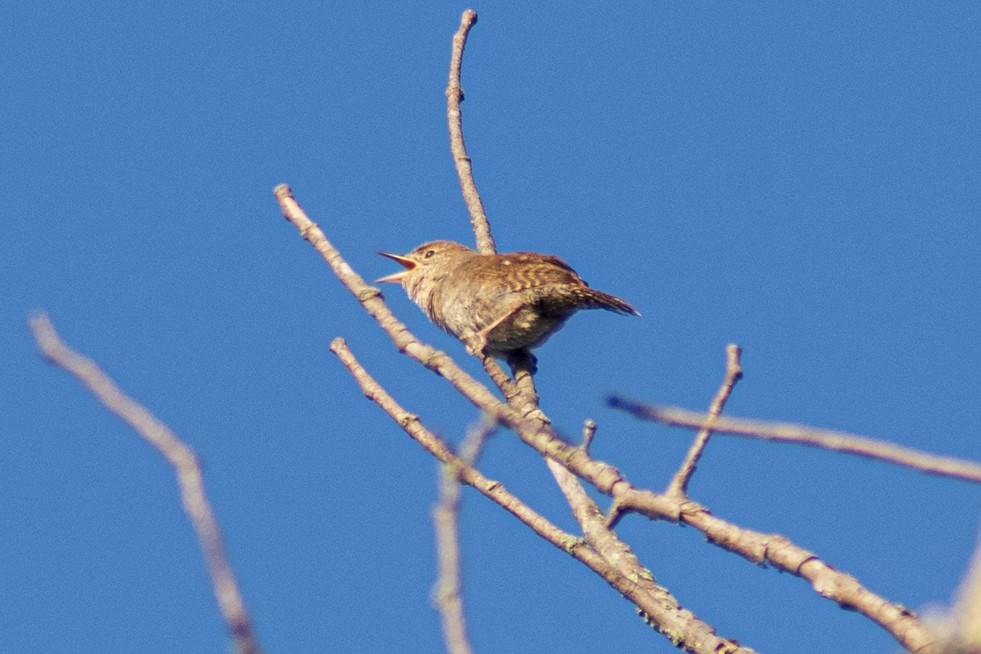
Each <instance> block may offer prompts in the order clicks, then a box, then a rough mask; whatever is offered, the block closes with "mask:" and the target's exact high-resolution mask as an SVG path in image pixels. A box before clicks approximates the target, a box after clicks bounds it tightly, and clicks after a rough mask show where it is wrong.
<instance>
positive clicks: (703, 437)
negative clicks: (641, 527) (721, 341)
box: [665, 343, 743, 497]
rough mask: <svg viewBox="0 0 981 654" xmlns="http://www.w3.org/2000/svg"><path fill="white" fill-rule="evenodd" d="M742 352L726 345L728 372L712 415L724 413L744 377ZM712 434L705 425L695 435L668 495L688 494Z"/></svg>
mask: <svg viewBox="0 0 981 654" xmlns="http://www.w3.org/2000/svg"><path fill="white" fill-rule="evenodd" d="M741 354H742V350H741V349H740V347H739V346H738V345H736V344H735V343H730V344H729V345H727V346H726V374H725V377H724V378H723V379H722V385H721V386H719V390H718V391H717V392H716V394H715V397H714V398H713V399H712V403H711V404H710V405H709V415H710V416H718V415H719V414H720V413H722V408H723V407H724V406H725V405H726V401H728V399H729V396H730V395H732V389H734V388H735V387H736V384H737V383H738V382H739V380H740V379H742V378H743V369H742V366H741V365H740V362H739V357H740V355H741ZM711 435H712V430H711V429H709V428H708V427H705V428H703V429H702V430H701V431H699V432H698V435H697V436H695V441H694V442H693V443H692V444H691V447H690V448H688V454H687V455H686V456H685V460H684V461H683V462H682V464H681V467H680V468H678V472H676V473H675V475H674V477H673V478H672V479H671V482H670V483H669V484H668V487H667V490H666V491H665V492H666V493H667V494H668V495H674V496H678V497H684V496H685V495H686V494H687V492H688V482H689V481H691V476H692V475H693V474H695V468H696V467H697V466H698V460H699V459H701V458H702V452H704V451H705V446H706V445H707V444H708V440H709V437H710V436H711Z"/></svg>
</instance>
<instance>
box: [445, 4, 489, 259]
mask: <svg viewBox="0 0 981 654" xmlns="http://www.w3.org/2000/svg"><path fill="white" fill-rule="evenodd" d="M476 22H477V12H475V11H473V10H472V9H467V10H466V11H464V12H463V15H462V16H461V17H460V29H458V30H457V31H456V34H454V35H453V51H452V54H451V56H450V78H449V82H448V83H447V85H446V119H447V122H448V123H449V127H450V151H451V152H452V153H453V162H454V163H455V164H456V174H457V176H458V177H459V178H460V187H461V188H462V190H463V199H464V200H465V201H466V203H467V210H468V211H469V212H470V224H471V225H472V226H473V231H474V234H475V235H476V236H477V251H478V252H480V253H481V254H494V253H495V252H497V246H496V245H495V244H494V237H493V236H492V235H491V231H490V223H489V222H488V220H487V214H486V213H485V212H484V203H483V202H481V200H480V194H479V193H477V184H476V183H474V180H473V166H472V165H471V163H470V156H469V155H468V154H467V146H466V145H465V144H464V142H463V111H462V110H461V108H460V103H461V102H463V87H462V86H461V85H460V69H461V67H462V66H463V49H464V47H466V45H467V35H468V34H469V33H470V28H471V27H473V26H474V24H475V23H476Z"/></svg>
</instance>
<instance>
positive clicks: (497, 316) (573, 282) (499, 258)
mask: <svg viewBox="0 0 981 654" xmlns="http://www.w3.org/2000/svg"><path fill="white" fill-rule="evenodd" d="M378 254H380V255H382V256H383V257H388V258H389V259H392V260H394V261H396V262H398V263H399V264H401V265H402V266H403V267H404V270H400V271H398V272H396V273H393V274H391V275H386V276H385V277H382V278H380V279H378V280H376V283H397V284H401V285H402V287H403V288H404V289H405V292H406V294H407V295H408V296H409V298H410V299H411V300H412V301H413V302H414V303H415V304H417V305H418V306H419V308H421V309H422V310H423V312H424V313H425V314H426V315H427V316H428V317H429V319H430V320H431V321H432V322H434V323H435V324H436V325H438V326H439V327H440V328H441V329H443V330H444V331H446V332H449V333H450V334H452V335H453V336H455V337H456V338H457V339H459V340H460V341H461V342H463V344H464V346H465V347H466V348H467V351H468V352H469V353H470V354H473V355H491V356H495V357H501V358H507V357H508V356H510V355H512V354H514V353H517V352H519V351H523V352H526V353H528V354H530V353H531V349H532V348H535V347H538V346H539V345H541V344H542V343H544V342H545V341H546V340H547V339H548V338H549V337H550V336H551V335H552V334H554V333H555V332H556V331H558V330H559V329H560V328H561V327H562V326H563V325H564V324H565V322H566V320H568V319H569V317H570V316H572V314H574V313H575V312H576V311H579V310H580V309H606V310H607V311H613V312H615V313H621V314H626V315H633V316H639V315H640V313H638V312H637V310H636V309H634V308H633V307H632V306H631V305H630V304H629V303H628V302H626V301H625V300H622V299H620V298H618V297H616V296H615V295H610V294H609V293H604V292H602V291H597V290H596V289H593V288H590V287H589V285H588V284H586V282H584V281H583V280H582V278H580V277H579V275H578V274H577V273H576V271H575V270H573V269H572V268H571V267H570V266H569V264H567V263H566V262H565V261H563V260H562V259H560V258H558V257H556V256H552V255H549V254H539V253H537V252H513V253H510V254H480V253H478V252H475V251H474V250H471V249H470V248H468V247H466V246H465V245H461V244H459V243H454V242H453V241H444V240H437V241H429V242H427V243H423V244H422V245H420V246H418V247H416V248H415V249H413V250H412V251H411V252H408V253H407V254H392V253H390V252H379V253H378Z"/></svg>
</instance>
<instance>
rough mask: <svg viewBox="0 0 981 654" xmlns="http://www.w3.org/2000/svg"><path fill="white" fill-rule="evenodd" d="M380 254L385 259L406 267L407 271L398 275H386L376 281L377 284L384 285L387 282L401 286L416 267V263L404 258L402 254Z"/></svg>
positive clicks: (399, 272)
mask: <svg viewBox="0 0 981 654" xmlns="http://www.w3.org/2000/svg"><path fill="white" fill-rule="evenodd" d="M378 254H380V255H382V256H383V257H388V258H389V259H391V260H393V261H398V262H399V263H400V264H402V265H403V266H405V270H400V271H398V272H397V273H392V274H391V275H385V276H384V277H379V278H378V279H376V280H375V283H376V284H383V283H385V282H392V283H395V284H401V283H402V280H403V279H404V278H405V276H406V275H407V274H408V273H409V271H410V270H412V269H413V268H415V267H416V262H415V261H413V260H412V259H409V258H407V257H403V256H402V255H401V254H392V253H390V252H379V253H378Z"/></svg>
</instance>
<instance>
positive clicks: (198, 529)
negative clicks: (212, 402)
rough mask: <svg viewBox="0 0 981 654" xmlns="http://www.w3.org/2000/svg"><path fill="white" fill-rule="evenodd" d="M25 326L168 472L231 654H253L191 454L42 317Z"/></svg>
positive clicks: (255, 644) (248, 626) (254, 644)
mask: <svg viewBox="0 0 981 654" xmlns="http://www.w3.org/2000/svg"><path fill="white" fill-rule="evenodd" d="M29 324H30V327H31V331H32V332H33V334H34V338H35V340H36V341H37V344H38V346H39V347H40V348H41V351H42V352H43V353H44V356H45V357H46V358H47V359H48V360H49V361H51V362H52V363H54V364H55V365H57V366H58V367H60V368H61V369H62V370H65V371H66V372H68V373H70V374H71V375H73V376H74V377H75V378H76V379H78V380H79V381H80V382H82V384H84V385H85V386H86V387H87V388H88V389H89V391H90V392H91V393H92V394H93V395H94V396H95V397H96V399H98V400H99V401H100V402H102V404H103V406H105V407H106V408H107V409H108V410H109V411H110V412H112V413H114V414H115V415H116V416H118V417H119V418H121V419H122V420H123V421H124V422H125V423H127V424H128V425H129V426H130V427H132V428H133V429H134V430H135V431H136V433H137V434H138V435H139V436H140V437H141V438H142V439H143V440H145V441H146V442H147V443H149V444H150V445H152V446H153V447H155V448H156V449H157V451H158V452H160V454H162V455H163V457H164V458H165V459H167V461H168V462H169V463H170V465H172V466H173V467H174V470H175V471H176V473H177V484H178V486H179V488H180V492H181V501H182V502H183V505H184V512H185V513H186V514H187V517H188V519H189V520H190V521H191V526H192V527H194V531H195V533H196V534H197V537H198V543H199V545H200V547H201V552H202V554H203V555H204V560H205V562H206V564H207V566H208V572H209V574H210V575H211V584H212V587H213V589H214V594H215V599H216V600H217V601H218V608H219V610H220V611H221V614H222V617H223V618H224V620H225V626H226V627H227V628H228V631H229V633H230V634H231V636H232V639H233V642H234V644H235V651H236V652H238V653H239V654H259V653H260V652H261V649H260V647H259V641H258V638H257V636H256V634H255V632H254V630H253V627H252V622H251V621H250V620H249V615H248V611H247V610H246V607H245V601H244V600H243V599H242V594H241V592H240V591H239V588H238V584H237V583H236V581H235V574H234V572H233V570H232V566H231V564H230V563H229V561H228V556H227V555H226V553H225V546H224V544H223V542H222V536H221V529H220V528H219V526H218V521H217V519H216V518H215V516H214V512H213V511H212V510H211V503H210V502H209V501H208V497H207V494H206V493H205V490H204V480H203V479H202V476H201V467H200V465H199V464H198V460H197V456H195V454H194V451H193V450H191V448H190V447H188V446H187V445H186V444H185V443H184V442H182V441H181V440H180V439H179V438H178V437H177V436H176V435H175V434H174V432H172V431H171V430H170V429H169V428H168V427H167V425H165V424H163V423H162V422H160V420H158V419H157V418H156V417H155V416H154V415H153V414H152V413H150V411H148V410H147V409H146V408H145V407H143V406H142V405H141V404H139V403H137V402H136V401H135V400H133V399H132V398H130V397H129V396H127V395H126V394H125V393H124V392H123V391H122V390H121V389H120V388H119V386H117V385H116V384H115V382H113V380H112V379H110V378H109V376H108V375H106V373H104V372H103V371H102V370H101V369H100V368H99V366H98V365H96V363H95V362H94V361H92V360H91V359H89V358H88V357H85V356H84V355H82V354H79V353H78V352H76V351H75V350H73V349H71V348H70V347H69V346H68V345H66V344H65V342H64V341H62V340H61V337H60V336H58V333H57V332H56V331H55V328H54V325H52V324H51V321H50V320H49V319H48V316H47V315H46V314H43V313H39V314H35V315H32V316H31V318H30V320H29Z"/></svg>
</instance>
